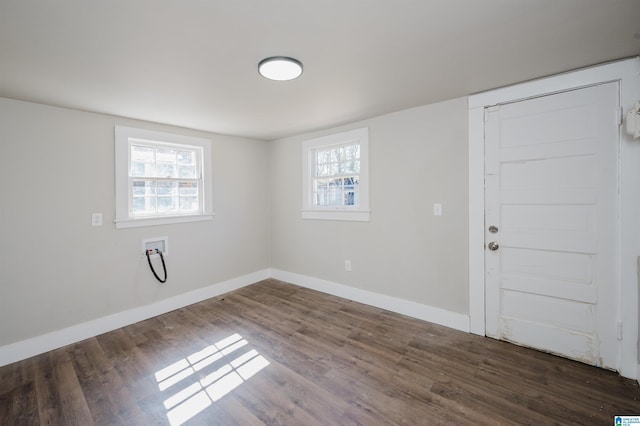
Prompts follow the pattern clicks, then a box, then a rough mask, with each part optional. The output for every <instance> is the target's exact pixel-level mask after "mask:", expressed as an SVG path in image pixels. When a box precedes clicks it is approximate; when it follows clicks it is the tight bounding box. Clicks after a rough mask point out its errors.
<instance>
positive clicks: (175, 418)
mask: <svg viewBox="0 0 640 426" xmlns="http://www.w3.org/2000/svg"><path fill="white" fill-rule="evenodd" d="M248 344H249V342H247V341H246V340H245V339H244V338H243V337H242V336H240V335H239V334H237V333H236V334H233V335H231V336H229V337H227V338H225V339H222V340H220V341H219V342H217V343H215V344H213V345H210V346H207V347H206V348H204V349H203V350H201V351H198V352H196V353H193V354H191V355H189V356H188V357H186V358H183V359H181V360H179V361H177V362H175V363H173V364H171V365H169V366H167V367H165V368H163V369H161V370H159V371H157V372H156V373H155V378H156V381H157V382H158V388H159V389H160V391H165V390H167V389H169V388H171V387H173V386H175V385H178V384H179V383H181V382H182V381H183V380H185V379H186V378H188V377H190V376H192V375H194V374H196V372H198V371H200V370H202V369H204V368H205V367H207V366H210V365H211V364H213V363H215V362H218V361H220V360H222V359H223V358H226V357H229V358H231V356H230V355H231V354H233V353H234V352H236V351H237V350H239V349H240V348H242V347H244V346H246V345H248ZM268 365H269V361H267V359H266V358H264V357H263V356H262V355H260V354H259V353H258V351H256V350H255V349H252V350H250V351H248V352H246V353H244V354H242V355H240V356H238V357H236V358H233V359H231V360H230V361H228V362H226V363H225V364H224V365H222V366H221V367H220V368H218V369H217V370H215V371H213V372H211V373H209V374H207V375H206V376H204V377H202V378H201V379H200V380H198V381H197V382H195V383H192V384H191V385H189V386H187V387H186V388H184V389H181V390H179V391H177V392H175V393H174V394H173V395H171V396H170V397H169V398H167V399H165V401H164V407H165V408H166V409H167V419H168V420H169V423H170V424H171V426H178V425H182V424H183V423H185V422H186V421H188V420H189V419H191V418H192V417H194V416H195V415H197V414H198V413H200V412H202V411H203V410H205V409H206V408H207V407H209V406H210V405H211V404H213V403H214V402H216V401H218V400H220V398H222V397H224V396H225V395H227V394H228V393H229V392H231V391H232V390H234V389H235V388H237V387H238V386H240V385H241V384H242V383H243V382H245V381H246V380H248V379H250V378H251V377H252V376H254V375H255V374H256V373H258V372H259V371H261V370H262V369H264V368H265V367H267V366H268Z"/></svg>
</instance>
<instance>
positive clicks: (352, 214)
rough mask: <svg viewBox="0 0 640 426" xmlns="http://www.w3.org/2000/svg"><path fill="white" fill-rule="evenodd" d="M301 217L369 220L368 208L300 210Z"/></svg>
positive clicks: (356, 220)
mask: <svg viewBox="0 0 640 426" xmlns="http://www.w3.org/2000/svg"><path fill="white" fill-rule="evenodd" d="M301 212H302V219H312V220H348V221H355V222H369V216H370V212H369V211H368V210H302V211H301Z"/></svg>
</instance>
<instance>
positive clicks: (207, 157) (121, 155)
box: [115, 126, 214, 228]
mask: <svg viewBox="0 0 640 426" xmlns="http://www.w3.org/2000/svg"><path fill="white" fill-rule="evenodd" d="M130 138H134V139H143V140H149V141H152V142H160V143H163V142H164V143H171V144H179V145H192V146H198V147H201V148H202V173H203V176H202V182H203V190H202V197H203V205H202V206H203V212H202V213H201V214H193V215H176V216H162V217H141V218H131V217H130V216H129V139H130ZM115 155H116V156H115V163H116V164H115V174H116V176H115V178H116V182H115V184H116V188H115V189H116V218H115V224H116V228H133V227H138V226H152V225H166V224H172V223H185V222H198V221H203V220H211V219H213V216H214V213H213V202H212V199H211V198H212V197H211V187H212V165H211V163H212V160H211V141H210V140H209V139H204V138H196V137H193V136H184V135H175V134H170V133H165V132H157V131H153V130H146V129H138V128H134V127H125V126H115Z"/></svg>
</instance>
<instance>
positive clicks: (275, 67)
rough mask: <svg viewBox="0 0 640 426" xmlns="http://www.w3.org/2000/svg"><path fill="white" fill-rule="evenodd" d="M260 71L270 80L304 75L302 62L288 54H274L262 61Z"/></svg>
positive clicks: (285, 79) (288, 78) (259, 65)
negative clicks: (287, 55)
mask: <svg viewBox="0 0 640 426" xmlns="http://www.w3.org/2000/svg"><path fill="white" fill-rule="evenodd" d="M258 72H259V73H260V75H261V76H263V77H264V78H268V79H269V80H277V81H287V80H293V79H294V78H298V77H300V75H302V63H301V62H300V61H298V60H297V59H293V58H288V57H286V56H272V57H270V58H266V59H263V60H261V61H260V63H259V64H258Z"/></svg>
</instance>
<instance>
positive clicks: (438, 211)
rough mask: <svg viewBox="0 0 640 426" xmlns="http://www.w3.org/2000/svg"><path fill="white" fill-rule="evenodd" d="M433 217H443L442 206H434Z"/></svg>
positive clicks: (437, 204) (436, 204) (438, 204)
mask: <svg viewBox="0 0 640 426" xmlns="http://www.w3.org/2000/svg"><path fill="white" fill-rule="evenodd" d="M433 215H434V216H442V204H440V203H435V204H434V205H433Z"/></svg>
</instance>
